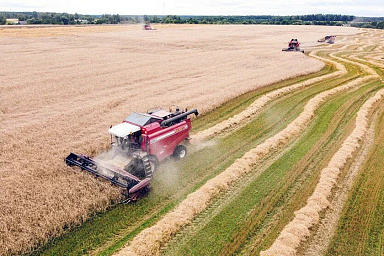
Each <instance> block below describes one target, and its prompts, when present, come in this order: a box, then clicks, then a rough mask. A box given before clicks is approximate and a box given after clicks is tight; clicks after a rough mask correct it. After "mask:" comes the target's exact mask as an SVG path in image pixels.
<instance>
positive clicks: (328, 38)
mask: <svg viewBox="0 0 384 256" xmlns="http://www.w3.org/2000/svg"><path fill="white" fill-rule="evenodd" d="M335 40H336V36H332V35H331V36H326V37H324V38H322V39H319V40H317V42H319V43H324V42H325V43H328V44H334V43H335Z"/></svg>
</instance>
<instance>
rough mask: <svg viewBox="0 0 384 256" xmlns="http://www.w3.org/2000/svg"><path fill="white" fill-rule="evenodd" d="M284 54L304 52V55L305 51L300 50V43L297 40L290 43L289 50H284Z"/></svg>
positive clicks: (294, 39)
mask: <svg viewBox="0 0 384 256" xmlns="http://www.w3.org/2000/svg"><path fill="white" fill-rule="evenodd" d="M282 51H284V52H302V53H304V50H300V43H299V41H298V40H297V39H296V38H293V39H291V41H289V43H288V48H284V49H282Z"/></svg>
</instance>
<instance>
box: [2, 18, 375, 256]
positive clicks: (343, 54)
mask: <svg viewBox="0 0 384 256" xmlns="http://www.w3.org/2000/svg"><path fill="white" fill-rule="evenodd" d="M358 32H363V31H358V30H356V29H354V28H344V27H321V26H208V25H199V26H197V25H190V26H186V25H180V26H176V25H169V26H166V25H162V26H160V25H159V26H157V30H155V31H143V30H141V28H140V26H135V25H127V26H94V27H31V28H0V44H1V47H0V55H1V60H2V61H1V68H0V124H1V125H0V188H1V189H0V190H1V193H0V255H14V254H23V253H29V252H30V251H32V250H34V249H36V248H39V247H40V246H42V245H45V244H47V243H49V242H50V241H51V239H52V238H53V237H58V236H60V235H62V234H66V233H68V232H72V231H71V227H73V226H75V225H77V224H81V223H83V222H84V221H85V220H87V219H89V218H90V216H92V214H94V213H96V212H103V211H105V210H107V209H108V207H109V206H111V204H113V203H114V202H118V201H119V200H120V197H121V195H120V191H119V189H117V188H116V187H113V186H111V185H110V184H109V183H108V182H104V181H101V180H97V179H95V178H93V177H92V176H90V175H88V174H84V173H81V172H79V171H75V170H73V169H71V168H69V167H66V166H65V164H64V161H63V159H64V158H65V157H66V156H67V155H68V154H69V153H70V152H78V153H84V154H89V155H91V156H92V155H96V154H97V153H99V152H101V151H103V150H104V149H106V148H107V147H108V146H109V136H108V133H107V130H108V128H109V126H110V125H112V124H117V123H119V122H121V121H122V120H123V119H124V118H125V117H126V116H127V115H128V114H129V113H131V112H134V111H137V112H145V111H146V110H147V109H149V108H151V107H156V106H161V107H163V108H167V107H168V106H171V105H178V106H180V107H188V108H198V109H199V112H201V113H204V114H205V115H206V116H207V117H209V115H210V113H214V112H215V110H216V109H219V108H220V106H222V105H223V104H225V103H226V102H227V101H229V100H232V99H234V98H236V97H237V96H241V95H246V94H248V93H252V92H253V91H257V90H260V92H261V91H263V90H264V91H265V92H268V91H269V90H274V89H276V88H278V87H276V88H275V87H272V86H274V85H276V84H279V83H281V82H283V81H285V80H289V79H294V78H295V77H298V76H303V77H306V76H310V75H311V74H313V73H316V74H317V72H322V71H321V70H325V65H326V64H325V63H327V62H326V61H327V60H328V62H329V63H332V61H335V63H336V62H337V63H341V62H342V60H340V59H343V58H344V59H348V61H349V62H347V60H346V61H345V63H344V64H345V65H348V66H347V67H346V70H348V71H351V70H355V71H356V74H354V75H355V76H352V75H351V77H347V76H348V75H349V73H348V72H346V71H345V72H341V73H340V74H339V73H337V74H336V75H337V77H336V75H329V76H328V78H329V79H331V78H332V79H334V84H330V85H327V84H320V85H318V83H320V82H321V81H322V79H321V78H320V76H319V78H318V79H317V78H316V77H317V76H316V75H315V74H314V75H313V77H312V79H314V80H311V81H313V82H308V83H307V84H306V85H305V86H304V87H303V88H302V87H301V86H299V85H296V86H294V87H292V88H295V89H292V90H291V89H287V90H285V89H281V92H282V93H281V94H282V95H283V94H287V95H286V96H282V95H280V93H279V94H276V95H274V96H273V97H270V100H271V101H273V102H274V101H276V102H277V103H276V104H281V103H284V102H283V101H285V100H286V101H287V102H289V101H290V102H294V103H295V104H297V106H298V107H297V108H295V107H292V111H291V112H289V113H288V112H287V113H286V114H287V115H288V114H289V115H292V116H289V117H287V120H285V119H284V120H282V121H281V125H288V124H289V122H290V121H292V120H293V119H294V118H296V117H297V116H299V114H300V112H301V111H302V109H301V108H302V107H304V106H305V104H306V103H307V102H306V101H308V100H309V99H310V98H313V97H315V96H316V94H320V93H321V92H323V91H327V90H331V89H332V88H337V87H339V86H340V88H347V89H348V90H349V89H350V88H352V87H357V84H360V83H361V84H365V83H368V82H372V81H375V79H376V78H372V79H371V80H369V79H365V78H360V79H361V80H357V82H355V83H354V82H353V81H352V82H351V81H349V80H351V79H359V78H358V77H357V76H359V75H361V76H362V77H363V76H364V77H367V76H369V75H371V76H373V74H370V73H369V72H370V71H369V70H367V68H368V67H367V68H365V69H364V67H366V65H368V64H369V63H371V64H369V65H373V64H372V63H379V62H380V61H381V59H380V58H378V56H377V54H378V53H377V52H378V51H379V50H376V51H375V48H374V46H375V45H376V44H377V45H379V44H380V42H381V41H380V40H382V37H380V35H379V33H378V32H375V33H374V32H370V33H372V37H371V38H372V40H371V41H372V43H371V44H372V47H371V48H370V49H365V48H364V47H365V46H364V44H363V42H362V38H363V37H362V36H358V35H356V34H357V33H358ZM366 33H367V32H366ZM328 34H335V35H338V36H339V37H340V43H339V44H338V43H336V44H335V45H334V46H332V47H329V46H322V48H321V47H320V48H319V47H317V46H316V45H317V39H320V38H321V37H324V36H325V35H328ZM376 37H377V38H379V39H378V41H375V38H376ZM291 38H298V39H299V40H300V42H301V47H302V48H304V49H306V50H307V49H308V50H311V49H315V48H316V51H317V52H321V51H324V52H322V54H317V55H318V56H317V58H311V57H309V56H307V55H305V54H302V53H299V52H292V53H288V52H282V51H281V48H285V47H287V43H288V41H289V40H290V39H291ZM380 38H381V39H380ZM343 47H344V49H343ZM376 48H377V47H376ZM327 51H329V52H327ZM354 51H356V53H355V52H354ZM330 52H333V53H335V54H336V55H337V54H338V55H337V56H334V57H332V56H329V53H330ZM321 59H324V60H326V61H325V62H323V61H320V60H321ZM337 63H336V64H327V65H328V66H329V67H330V66H332V65H333V66H337ZM379 64H380V63H379ZM379 64H377V67H379ZM361 65H365V66H361ZM375 67H376V66H375ZM371 68H374V67H371ZM375 70H376V69H375ZM324 72H325V71H324ZM364 72H365V73H366V74H365V73H364ZM345 73H348V74H345ZM350 73H351V72H350ZM322 75H324V74H322ZM376 75H377V76H379V75H381V74H376ZM344 76H345V78H343V77H344ZM339 77H341V78H339ZM369 78H370V77H369ZM343 79H345V80H343ZM364 79H365V80H364ZM368 80H369V81H368ZM299 82H300V81H299ZM299 82H297V83H299ZM344 82H345V83H344ZM348 82H349V83H350V84H351V85H350V84H348ZM292 83H293V82H292ZM339 83H340V84H339ZM345 84H347V85H345ZM343 85H344V87H342V86H343ZM270 86H271V87H270ZM284 86H285V85H284ZM316 86H318V88H322V89H318V90H317V89H316V88H317V87H316ZM370 86H371V87H369V88H371V91H369V88H368V85H367V89H366V90H367V92H366V93H367V95H370V96H372V94H373V92H374V88H375V87H374V85H370ZM269 88H271V89H269ZM282 88H285V87H282ZM312 89H313V90H314V91H313V92H312V91H311V90H312ZM347 89H346V90H347ZM356 90H357V89H356ZM264 91H263V92H264ZM315 91H316V92H315ZM334 91H336V92H339V91H341V89H340V90H338V89H335V90H334ZM359 92H360V91H359ZM324 94H325V95H328V94H327V93H324ZM359 95H360V94H359ZM279 97H281V98H279ZM284 97H286V98H284ZM290 97H292V99H291V100H290ZM300 97H302V98H300ZM357 98H358V95H356V96H355V98H353V100H355V101H356V102H357V103H356V104H355V105H353V106H354V107H355V108H356V112H357V108H358V107H359V106H360V105H359V104H360V101H363V100H364V99H361V100H360V101H359V100H358V99H357ZM267 99H269V98H268V97H267ZM365 100H366V99H365ZM278 101H281V102H280V103H279V102H278ZM340 102H341V101H340ZM321 103H322V102H321ZM263 104H265V109H266V110H269V108H270V109H271V113H272V110H275V109H277V110H278V109H280V108H281V107H279V105H276V106H272V105H271V106H270V105H268V104H269V103H267V101H265V103H263ZM271 104H272V103H271ZM273 104H275V103H273ZM316 104H317V103H316ZM319 104H320V103H319ZM361 104H363V103H361ZM256 105H257V104H256ZM257 106H259V105H257ZM260 106H262V107H260V109H258V111H259V112H261V111H263V109H264V105H260ZM316 106H317V105H316ZM350 108H352V106H351V107H350ZM345 111H347V110H345ZM296 112H297V113H296ZM352 112H353V111H352ZM274 113H276V111H274ZM353 113H354V112H353ZM335 115H336V114H335ZM340 115H341V114H340ZM351 115H352V114H351ZM230 117H231V116H228V118H230ZM252 118H256V117H252ZM252 118H251V119H252ZM340 118H341V117H340ZM198 120H199V118H197V119H196V122H198ZM266 120H267V121H268V122H272V118H271V119H268V118H267V119H266ZM340 120H341V121H343V122H347V121H351V120H344V119H340ZM219 121H220V120H217V122H216V124H220V122H219ZM244 122H250V120H246V121H244ZM351 122H352V121H351ZM214 124H215V123H213V124H212V125H214ZM306 124H307V121H305V122H302V123H300V125H301V126H305V125H306ZM275 126H276V129H280V131H279V130H273V129H272V130H271V131H265V134H262V135H260V138H261V139H263V140H266V139H268V138H274V137H273V136H277V135H275V134H278V132H281V130H283V129H284V127H281V128H279V126H278V124H277V123H276V125H275ZM217 127H220V125H219V126H217ZM206 128H208V127H206ZM216 129H217V128H216ZM300 129H301V128H300ZM302 129H304V128H302ZM340 129H341V128H340ZM345 129H346V130H348V127H347V128H345ZM203 130H204V129H202V131H203ZM239 131H240V132H242V130H239ZM348 131H349V130H348ZM236 132H238V131H234V134H235V133H236ZM296 133H297V132H296ZM240 135H241V134H240ZM263 136H265V137H263ZM284 136H288V135H284ZM287 141H289V143H288V142H287V145H289V146H292V145H293V144H292V143H294V142H291V141H290V138H287ZM228 143H229V142H228ZM247 143H248V145H247V146H246V147H249V150H251V149H252V148H254V147H255V143H259V144H261V141H257V140H256V138H255V141H249V142H247ZM340 143H341V142H340ZM291 144H292V145H291ZM263 145H264V144H263ZM284 146H285V145H284ZM320 146H322V145H319V147H320ZM287 147H288V146H287ZM276 148H277V146H276ZM230 150H231V149H228V151H230ZM274 150H277V149H274ZM333 150H334V152H335V151H336V150H337V144H335V145H334V148H333ZM191 154H192V156H193V153H191ZM233 157H235V156H233ZM240 157H241V156H239V158H240ZM232 160H233V161H235V158H234V159H232ZM325 164H326V163H323V165H325ZM196 168H197V167H196ZM266 168H267V167H266ZM247 172H248V171H247ZM240 173H241V172H240ZM216 174H217V173H216ZM211 175H213V173H212V174H211ZM241 175H242V174H241ZM241 175H240V174H239V176H241ZM186 176H187V175H186ZM202 177H203V175H202ZM207 179H208V178H207ZM202 181H203V180H201V182H202ZM193 185H196V184H193ZM191 186H192V185H191ZM200 186H201V184H200ZM226 186H230V184H229V183H228V184H226ZM184 192H185V193H187V192H186V191H184ZM309 192H310V191H309ZM309 192H308V193H309ZM215 193H216V192H215ZM217 193H218V194H219V193H222V191H218V192H217ZM238 193H240V191H238ZM292 193H293V192H292ZM187 195H188V194H185V195H184V196H187ZM182 197H183V195H182V194H180V198H179V199H177V200H179V202H180V200H181V198H182ZM308 197H309V196H308ZM175 200H176V199H175ZM177 200H176V201H175V202H173V203H175V204H176V202H177ZM210 200H211V199H209V200H208V199H207V202H206V204H207V205H209V204H210V202H211V201H210ZM226 204H229V202H226ZM293 205H294V204H293ZM163 206H164V205H157V206H156V207H157V208H159V209H160V208H161V207H163ZM301 206H304V205H301ZM125 207H132V206H125ZM156 207H154V208H156ZM164 207H165V206H164ZM292 207H293V206H292ZM168 208H169V207H168ZM168 208H167V209H168ZM203 208H204V207H203ZM203 210H204V209H201V211H203ZM199 211H200V210H199ZM247 211H249V212H251V209H247ZM290 213H291V212H290ZM194 214H197V212H195V213H194ZM208 215H209V216H213V215H211V214H210V213H209V214H208ZM288 215H289V214H288ZM193 217H195V216H193ZM212 218H213V217H212ZM244 218H245V217H244ZM284 218H286V219H284V221H283V222H282V223H286V224H288V220H289V218H291V219H292V218H293V215H292V213H291V215H289V216H288V217H285V216H284ZM91 219H92V218H91ZM190 221H191V220H188V221H187V222H188V223H189V222H190ZM244 222H246V220H245V219H244ZM206 223H209V222H208V221H207V222H206ZM153 224H155V223H153ZM80 228H81V227H80ZM125 228H126V227H123V226H121V227H119V229H121V230H124V229H125ZM200 228H201V227H200ZM279 228H280V229H279V230H281V229H282V227H279ZM68 230H69V231H68ZM175 232H178V231H175ZM239 232H240V231H239ZM252 232H254V233H255V231H254V230H253V231H252ZM111 233H113V232H112V231H111ZM256 233H257V232H256ZM183 234H184V233H183ZM185 234H187V235H188V234H189V233H188V232H186V233H185ZM250 234H253V233H250ZM173 235H174V233H172V234H169V236H171V237H172V236H173ZM110 237H112V235H110ZM273 238H275V237H270V238H269V239H270V240H269V241H270V243H269V244H268V245H271V244H272V242H273ZM110 240H111V239H110ZM112 240H113V239H112ZM253 240H257V239H256V238H254V236H252V235H250V236H249V241H253ZM63 241H64V240H63ZM191 241H193V239H191ZM166 242H167V241H165V242H162V243H161V244H160V245H159V246H158V247H161V246H163V245H164V243H166ZM121 244H122V245H124V243H121ZM183 245H184V244H183ZM185 245H186V246H187V244H185ZM97 246H99V245H95V246H94V247H97ZM127 246H128V245H127ZM94 247H92V248H91V249H92V250H95V248H94ZM254 247H255V246H254V245H253V244H249V245H247V246H245V247H244V248H243V249H244V250H245V252H248V251H247V250H249V251H252V250H253V249H252V248H254ZM256 247H257V246H256ZM169 248H170V252H173V251H172V250H174V252H178V253H180V254H181V253H184V254H185V253H187V255H188V252H190V251H188V250H189V249H185V248H184V249H185V250H184V249H180V248H173V247H172V244H170V245H169ZM262 249H264V250H265V249H267V247H263V248H262ZM159 250H160V249H159V248H157V249H156V250H155V253H159V252H160V251H159ZM257 250H259V249H257ZM260 250H261V249H260ZM260 250H259V251H260ZM83 251H84V253H85V252H86V250H83ZM164 251H166V250H164ZM196 253H197V254H198V253H199V252H196ZM53 254H55V253H53ZM171 254H172V253H171ZM138 255H140V252H138Z"/></svg>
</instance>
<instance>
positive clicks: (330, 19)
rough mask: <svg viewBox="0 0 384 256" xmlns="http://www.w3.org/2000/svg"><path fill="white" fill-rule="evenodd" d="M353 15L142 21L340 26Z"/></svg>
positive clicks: (147, 18)
mask: <svg viewBox="0 0 384 256" xmlns="http://www.w3.org/2000/svg"><path fill="white" fill-rule="evenodd" d="M354 18H355V16H353V15H341V14H309V15H291V16H272V15H249V16H178V15H166V16H156V15H153V16H148V15H144V20H145V21H146V22H151V23H175V24H186V23H187V24H275V25H330V26H338V25H339V26H341V25H342V24H345V23H347V22H350V21H352V20H354Z"/></svg>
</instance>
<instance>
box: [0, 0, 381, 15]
mask: <svg viewBox="0 0 384 256" xmlns="http://www.w3.org/2000/svg"><path fill="white" fill-rule="evenodd" d="M0 11H38V12H67V13H76V12H77V13H80V14H103V13H108V14H117V13H118V14H123V15H124V14H127V15H128V14H131V15H143V14H147V15H154V14H157V15H167V14H174V15H298V14H317V13H323V14H345V15H355V16H366V17H367V16H368V17H375V16H376V17H378V16H381V17H382V16H384V0H238V1H235V0H190V1H187V0H146V1H143V0H107V1H106V0H102V1H101V0H66V1H65V0H53V1H52V0H0Z"/></svg>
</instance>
